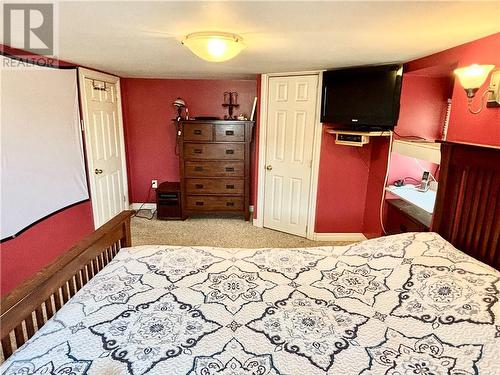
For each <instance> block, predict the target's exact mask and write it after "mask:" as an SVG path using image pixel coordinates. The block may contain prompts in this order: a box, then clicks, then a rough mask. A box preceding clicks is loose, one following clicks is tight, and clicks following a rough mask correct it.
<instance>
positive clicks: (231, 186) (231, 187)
mask: <svg viewBox="0 0 500 375" xmlns="http://www.w3.org/2000/svg"><path fill="white" fill-rule="evenodd" d="M226 189H234V185H226Z"/></svg>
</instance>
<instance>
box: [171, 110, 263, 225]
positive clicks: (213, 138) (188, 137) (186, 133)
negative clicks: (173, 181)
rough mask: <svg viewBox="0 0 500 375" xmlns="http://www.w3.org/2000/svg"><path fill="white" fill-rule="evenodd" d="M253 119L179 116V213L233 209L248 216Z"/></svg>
mask: <svg viewBox="0 0 500 375" xmlns="http://www.w3.org/2000/svg"><path fill="white" fill-rule="evenodd" d="M253 125H254V122H253V121H238V120H180V121H179V130H180V134H179V137H178V142H179V151H180V155H179V163H180V182H181V200H182V215H183V217H184V218H186V217H188V216H190V215H193V214H200V213H234V214H240V215H244V216H245V220H247V221H248V220H250V212H249V197H250V142H251V140H252V131H253Z"/></svg>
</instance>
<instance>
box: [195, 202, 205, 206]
mask: <svg viewBox="0 0 500 375" xmlns="http://www.w3.org/2000/svg"><path fill="white" fill-rule="evenodd" d="M203 204H204V202H196V205H197V206H203Z"/></svg>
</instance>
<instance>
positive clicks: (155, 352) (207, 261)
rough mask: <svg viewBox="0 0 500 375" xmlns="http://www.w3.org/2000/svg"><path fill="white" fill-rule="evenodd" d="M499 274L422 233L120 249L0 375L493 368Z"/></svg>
mask: <svg viewBox="0 0 500 375" xmlns="http://www.w3.org/2000/svg"><path fill="white" fill-rule="evenodd" d="M499 277H500V273H499V272H498V271H496V270H494V269H492V268H490V267H488V266H486V265H484V264H482V263H481V262H478V261H476V260H474V259H472V258H470V257H468V256H466V255H464V254H463V253H461V252H459V251H457V250H456V249H454V248H453V247H452V246H451V245H450V244H448V243H447V242H446V241H444V240H443V239H441V237H439V236H438V235H437V234H434V233H419V234H415V233H410V234H403V235H397V236H390V237H385V238H380V239H374V240H369V241H364V242H362V243H360V244H356V245H351V246H341V247H334V248H332V247H318V248H304V249H258V250H249V249H217V248H191V247H172V246H140V247H133V248H128V249H123V250H121V251H120V253H119V254H118V256H117V257H116V258H115V260H113V261H112V262H111V263H110V264H109V265H108V266H106V267H105V268H104V270H103V271H101V272H100V273H99V274H98V275H97V276H96V277H95V278H94V279H93V280H91V281H90V282H89V283H88V284H87V285H86V286H85V287H84V288H83V289H82V290H81V291H80V292H79V293H78V294H77V295H76V296H75V297H74V298H72V299H71V300H70V301H69V303H68V304H66V305H65V306H64V307H63V308H62V309H61V310H60V311H59V312H58V313H57V315H56V316H55V317H54V318H53V319H51V321H49V322H48V323H47V324H46V325H45V326H44V327H43V328H42V329H41V330H40V331H39V332H38V333H37V334H36V335H35V336H34V337H33V338H32V339H31V340H30V341H28V342H27V343H26V344H25V345H24V346H23V347H21V348H20V349H19V350H18V351H17V352H16V353H14V355H13V356H12V357H11V358H9V360H8V361H7V362H5V363H4V364H3V365H2V367H1V368H0V372H2V373H5V374H23V375H27V374H144V373H148V374H167V375H176V374H197V375H211V374H233V375H236V374H238V375H240V374H241V375H243V374H245V375H246V374H262V375H263V374H288V375H295V374H297V375H314V374H325V373H328V374H364V375H368V374H391V375H396V374H420V375H423V374H425V375H431V374H435V375H440V374H443V375H444V374H452V375H462V374H479V373H480V374H485V375H486V374H488V375H492V374H500V359H499V357H500V352H499V348H500V318H499V317H500V307H499V303H498V298H499V292H498V290H499V289H498V288H499V287H500V285H499V284H500V283H499Z"/></svg>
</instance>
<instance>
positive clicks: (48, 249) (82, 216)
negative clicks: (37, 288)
mask: <svg viewBox="0 0 500 375" xmlns="http://www.w3.org/2000/svg"><path fill="white" fill-rule="evenodd" d="M0 49H1V50H2V51H3V52H6V53H8V54H10V55H18V54H19V52H20V51H19V50H16V49H13V48H10V47H8V46H4V45H0ZM37 59H40V61H47V60H46V58H45V57H43V56H38V57H37ZM51 62H54V63H58V64H59V65H65V66H74V64H71V63H68V62H65V61H59V60H54V59H53V60H51ZM93 230H94V222H93V219H92V207H91V204H90V202H84V203H80V204H78V205H76V206H73V207H71V208H68V209H66V210H64V211H61V212H59V213H57V214H55V215H52V216H51V217H49V218H47V219H45V220H43V221H41V222H40V223H38V224H36V225H34V226H33V227H31V228H29V229H28V230H26V231H25V232H23V233H21V234H20V235H19V236H18V237H16V238H14V239H12V240H9V241H6V242H4V243H2V244H1V245H0V271H1V272H0V295H2V296H3V295H4V294H5V293H7V292H9V291H10V290H11V289H12V288H14V287H15V286H17V285H18V284H20V283H21V282H22V281H24V280H25V279H27V278H29V277H30V276H31V275H33V274H34V273H35V272H37V271H39V270H40V269H42V268H43V267H45V266H46V265H48V264H50V263H51V262H52V261H53V260H54V259H55V258H57V257H58V256H59V255H61V254H62V253H64V252H65V251H66V250H68V249H70V248H71V247H72V246H73V245H75V244H76V243H77V242H78V241H79V240H81V239H82V238H83V237H84V236H86V235H87V234H89V233H91V232H92V231H93Z"/></svg>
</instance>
